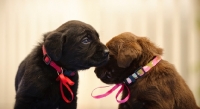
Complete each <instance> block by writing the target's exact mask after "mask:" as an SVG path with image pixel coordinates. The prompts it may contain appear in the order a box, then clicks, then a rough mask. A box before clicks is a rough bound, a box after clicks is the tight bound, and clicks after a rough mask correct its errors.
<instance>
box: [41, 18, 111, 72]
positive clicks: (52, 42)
mask: <svg viewBox="0 0 200 109" xmlns="http://www.w3.org/2000/svg"><path fill="white" fill-rule="evenodd" d="M44 46H45V48H46V50H47V53H48V55H49V56H50V57H51V58H52V60H54V61H55V62H56V63H58V64H59V65H60V66H62V67H64V68H66V69H71V70H83V69H88V68H89V67H92V66H100V65H102V64H104V63H106V62H107V60H108V54H109V50H108V49H107V47H106V46H105V45H104V44H102V43H101V42H100V39H99V35H98V33H97V32H96V30H95V29H94V28H93V27H92V26H91V25H89V24H86V23H84V22H81V21H75V20H72V21H69V22H66V23H64V24H63V25H61V26H60V27H59V28H57V29H56V30H54V31H52V32H49V33H47V34H45V35H44Z"/></svg>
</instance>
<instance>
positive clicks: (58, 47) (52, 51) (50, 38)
mask: <svg viewBox="0 0 200 109" xmlns="http://www.w3.org/2000/svg"><path fill="white" fill-rule="evenodd" d="M62 44H63V42H62V34H61V33H59V32H48V33H46V34H45V35H44V46H45V48H46V51H47V54H48V55H49V56H50V57H51V58H52V59H53V60H54V61H58V60H59V59H60V58H61V56H62Z"/></svg>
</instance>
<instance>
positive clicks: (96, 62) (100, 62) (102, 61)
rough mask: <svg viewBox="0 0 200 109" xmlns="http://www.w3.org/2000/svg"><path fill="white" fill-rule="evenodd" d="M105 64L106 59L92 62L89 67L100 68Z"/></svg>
mask: <svg viewBox="0 0 200 109" xmlns="http://www.w3.org/2000/svg"><path fill="white" fill-rule="evenodd" d="M107 62H108V58H104V59H102V60H100V61H93V62H91V64H90V65H91V66H92V67H100V66H103V65H105V64H106V63H107Z"/></svg>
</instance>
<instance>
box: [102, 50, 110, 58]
mask: <svg viewBox="0 0 200 109" xmlns="http://www.w3.org/2000/svg"><path fill="white" fill-rule="evenodd" d="M108 55H109V50H108V49H105V50H104V52H103V56H104V57H107V56H108Z"/></svg>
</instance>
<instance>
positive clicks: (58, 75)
mask: <svg viewBox="0 0 200 109" xmlns="http://www.w3.org/2000/svg"><path fill="white" fill-rule="evenodd" d="M60 70H61V72H59V71H57V74H58V76H59V75H60V74H61V73H63V69H62V67H61V68H60Z"/></svg>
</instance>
